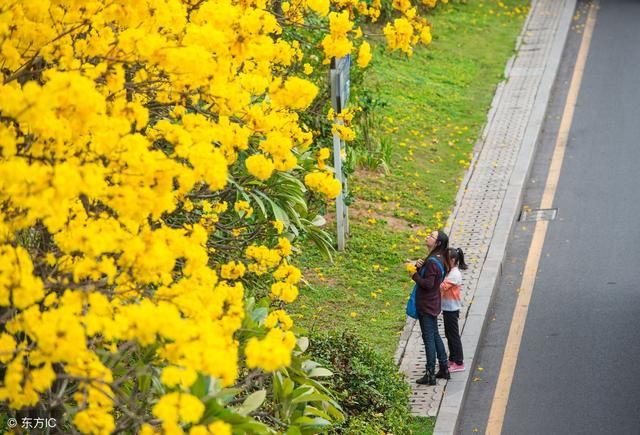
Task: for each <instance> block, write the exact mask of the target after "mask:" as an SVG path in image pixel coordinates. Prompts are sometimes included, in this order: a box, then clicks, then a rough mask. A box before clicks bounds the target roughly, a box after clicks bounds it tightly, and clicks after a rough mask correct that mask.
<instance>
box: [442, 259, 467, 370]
mask: <svg viewBox="0 0 640 435" xmlns="http://www.w3.org/2000/svg"><path fill="white" fill-rule="evenodd" d="M445 258H446V261H447V265H448V266H449V273H448V274H447V276H446V277H445V279H444V281H443V282H442V284H440V292H441V295H442V316H443V317H444V335H445V337H446V338H447V345H448V346H449V372H450V373H455V372H461V371H463V370H464V356H463V353H462V341H460V329H459V327H458V318H459V317H460V309H461V308H462V298H461V296H460V287H461V286H462V274H461V273H460V269H462V270H465V269H467V267H468V266H467V264H466V263H465V262H464V253H463V252H462V249H460V248H449V249H447V251H446V257H445Z"/></svg>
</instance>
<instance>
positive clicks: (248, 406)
mask: <svg viewBox="0 0 640 435" xmlns="http://www.w3.org/2000/svg"><path fill="white" fill-rule="evenodd" d="M266 397H267V391H266V390H264V389H263V390H258V391H256V392H254V393H251V394H250V395H249V396H248V397H247V398H246V399H245V400H244V402H243V403H242V405H240V406H239V407H238V408H237V411H238V414H240V415H249V414H250V413H252V412H253V411H255V410H256V409H258V408H260V406H261V405H262V404H263V403H264V399H265V398H266Z"/></svg>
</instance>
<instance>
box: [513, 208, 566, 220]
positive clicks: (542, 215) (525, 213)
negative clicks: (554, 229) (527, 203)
mask: <svg viewBox="0 0 640 435" xmlns="http://www.w3.org/2000/svg"><path fill="white" fill-rule="evenodd" d="M557 214H558V209H557V208H536V209H523V210H522V211H521V212H520V219H519V220H520V221H521V222H535V221H552V220H554V219H555V218H556V215H557Z"/></svg>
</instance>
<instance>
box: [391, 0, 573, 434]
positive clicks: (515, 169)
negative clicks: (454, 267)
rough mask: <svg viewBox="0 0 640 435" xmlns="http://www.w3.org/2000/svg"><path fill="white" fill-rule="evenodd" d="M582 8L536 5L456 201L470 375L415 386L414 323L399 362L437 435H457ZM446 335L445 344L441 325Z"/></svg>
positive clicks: (419, 351) (545, 0)
mask: <svg viewBox="0 0 640 435" xmlns="http://www.w3.org/2000/svg"><path fill="white" fill-rule="evenodd" d="M575 5H576V0H533V2H532V7H531V11H530V13H529V16H528V18H527V21H526V22H525V24H524V27H523V30H522V33H521V35H520V37H519V39H518V43H517V55H516V57H515V58H513V59H511V61H509V63H508V64H507V67H506V71H505V76H506V77H507V80H506V81H505V82H503V83H501V84H500V85H499V86H498V89H497V92H496V95H495V97H494V100H493V103H492V107H491V110H490V112H489V114H488V121H487V125H486V126H485V129H484V132H483V137H482V138H481V140H480V143H479V144H478V145H477V146H476V153H475V156H474V160H473V162H472V165H471V168H470V170H469V171H468V172H467V175H466V177H465V179H464V180H463V183H462V185H461V188H460V191H459V193H458V196H457V198H456V207H455V209H454V211H453V213H452V215H451V216H450V218H449V222H448V225H447V228H448V229H449V235H450V239H451V245H452V246H456V247H461V248H462V249H463V250H464V251H465V256H466V257H467V258H468V259H469V260H470V261H469V269H468V270H467V271H465V272H463V279H464V283H463V299H464V300H465V302H466V306H465V308H463V312H462V313H461V319H460V327H461V330H462V344H463V347H464V352H465V366H466V367H467V370H466V371H464V372H460V373H454V374H452V377H451V380H450V381H448V382H447V381H444V380H439V381H438V385H436V386H435V387H429V386H421V385H417V384H415V382H413V381H414V380H415V379H417V378H419V377H421V376H422V375H423V374H424V370H425V363H426V361H425V353H424V346H423V344H422V337H421V334H420V326H419V325H418V323H417V322H416V321H415V320H413V319H408V320H407V324H406V326H405V330H404V332H403V334H402V336H401V338H400V343H399V346H398V350H397V352H396V361H397V362H398V363H399V365H400V369H401V370H402V371H403V372H404V373H405V374H406V375H407V377H408V379H409V381H410V382H411V384H412V388H413V393H412V397H411V404H412V411H413V413H414V414H416V415H421V416H436V415H437V416H438V418H437V422H436V427H435V430H434V434H449V433H453V432H454V431H455V429H456V424H457V420H458V414H459V412H460V407H461V405H462V400H463V397H464V394H465V390H466V387H467V385H468V382H469V378H470V371H471V368H472V367H473V363H474V358H475V353H476V347H477V345H478V342H479V339H480V335H481V333H482V329H483V326H484V323H485V317H486V314H487V310H488V308H489V305H490V302H491V298H492V294H493V289H494V287H495V286H496V283H497V280H498V279H499V276H500V271H501V264H502V260H503V257H504V253H505V249H506V243H507V238H508V235H509V233H510V232H511V228H512V226H513V224H514V223H515V222H516V219H517V217H518V214H519V210H520V203H521V195H522V192H523V188H524V183H525V181H526V179H527V176H528V173H529V168H530V164H531V161H532V159H533V155H534V151H535V146H536V143H537V140H538V135H539V132H540V129H541V127H542V122H543V120H544V115H545V112H546V107H547V104H548V101H549V97H550V93H551V89H552V87H553V82H554V80H555V77H556V73H557V70H558V66H559V63H560V57H561V55H562V50H563V48H564V43H565V41H566V37H567V34H568V31H569V27H570V24H571V19H572V17H573V13H574V10H575ZM439 326H440V329H441V335H442V336H443V337H444V331H443V329H442V322H441V319H440V321H439Z"/></svg>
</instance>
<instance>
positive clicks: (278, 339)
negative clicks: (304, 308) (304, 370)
mask: <svg viewBox="0 0 640 435" xmlns="http://www.w3.org/2000/svg"><path fill="white" fill-rule="evenodd" d="M295 344H296V338H295V336H294V335H293V333H292V332H291V331H284V330H282V329H280V328H273V329H271V330H270V331H269V332H268V333H267V335H266V336H265V337H264V338H263V339H261V340H260V339H257V338H255V337H252V338H251V339H250V340H249V342H248V343H247V348H246V350H245V354H246V355H247V366H248V367H260V368H261V369H263V370H266V371H274V370H278V369H279V368H282V367H286V366H288V365H289V364H290V362H291V351H292V350H293V348H294V346H295Z"/></svg>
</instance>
